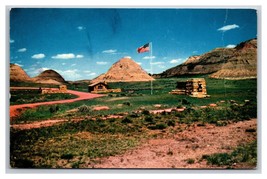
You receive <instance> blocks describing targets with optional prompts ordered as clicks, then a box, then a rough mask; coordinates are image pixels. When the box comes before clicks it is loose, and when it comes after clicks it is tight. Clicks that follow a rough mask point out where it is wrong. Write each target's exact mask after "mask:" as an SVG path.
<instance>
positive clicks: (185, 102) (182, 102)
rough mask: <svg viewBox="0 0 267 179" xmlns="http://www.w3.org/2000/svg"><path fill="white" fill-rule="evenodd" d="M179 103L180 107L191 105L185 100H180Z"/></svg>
mask: <svg viewBox="0 0 267 179" xmlns="http://www.w3.org/2000/svg"><path fill="white" fill-rule="evenodd" d="M180 103H181V104H182V105H190V104H191V103H190V102H189V101H188V100H187V99H185V98H184V99H181V101H180Z"/></svg>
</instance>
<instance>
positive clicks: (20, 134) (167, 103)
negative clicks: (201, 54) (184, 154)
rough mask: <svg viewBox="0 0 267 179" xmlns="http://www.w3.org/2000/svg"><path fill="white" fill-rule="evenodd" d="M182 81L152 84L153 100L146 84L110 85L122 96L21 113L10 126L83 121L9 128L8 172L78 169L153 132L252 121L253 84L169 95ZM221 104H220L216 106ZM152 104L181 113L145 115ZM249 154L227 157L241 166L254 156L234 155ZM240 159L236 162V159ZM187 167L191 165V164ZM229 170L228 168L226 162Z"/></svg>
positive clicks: (211, 85)
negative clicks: (204, 95) (205, 92)
mask: <svg viewBox="0 0 267 179" xmlns="http://www.w3.org/2000/svg"><path fill="white" fill-rule="evenodd" d="M185 79H186V78H183V79H182V78H179V79H177V78H171V79H159V80H156V81H154V82H153V83H154V89H155V90H154V94H153V95H150V83H149V82H148V83H141V82H140V83H137V82H136V83H110V84H109V85H110V87H112V88H122V89H123V92H122V93H114V94H109V95H108V96H105V97H101V98H96V99H92V100H85V101H78V102H74V103H69V104H58V105H49V106H40V107H37V108H34V109H28V110H26V111H25V112H24V113H23V114H22V115H21V116H19V117H18V118H17V119H16V120H14V121H12V123H23V122H30V121H36V120H46V119H48V118H60V119H69V120H71V119H73V118H79V119H85V120H83V121H79V122H71V121H69V122H66V123H63V124H60V125H55V126H51V127H46V128H39V129H31V130H23V131H19V130H14V129H11V131H10V142H11V143H10V155H11V156H10V161H11V167H18V168H27V167H30V168H32V167H33V168H34V167H37V168H51V167H54V168H62V167H73V168H80V167H84V166H87V163H86V162H88V161H91V162H93V161H94V160H96V159H97V158H101V157H104V156H112V155H117V154H122V153H124V152H125V151H126V150H129V149H131V148H134V147H135V146H137V145H139V144H140V143H143V141H144V140H147V139H149V138H152V137H155V136H154V135H152V134H153V132H155V130H156V131H161V132H168V131H173V132H179V131H182V130H185V129H183V128H182V127H181V126H182V124H188V125H190V124H191V123H194V122H198V123H200V125H201V124H203V125H205V124H206V123H212V124H215V125H217V126H224V125H227V124H228V123H230V122H236V121H241V120H247V119H250V118H255V117H257V99H256V96H257V80H233V81H230V80H225V81H224V80H217V79H206V81H207V86H208V89H207V90H208V94H209V95H211V97H210V98H205V99H197V98H192V97H189V96H184V95H172V94H168V92H170V91H171V90H172V89H175V86H176V82H177V81H178V80H185ZM76 87H77V86H76ZM77 88H78V87H77ZM79 90H81V91H86V90H87V85H84V86H82V85H81V86H79ZM221 100H224V101H225V102H220V101H221ZM230 100H234V101H230ZM244 100H249V102H244ZM210 103H216V104H217V105H218V107H216V108H211V107H208V108H205V109H200V108H199V107H200V106H203V105H208V104H210ZM155 104H161V106H162V107H161V108H170V107H182V106H185V107H186V110H185V111H184V112H176V111H173V112H171V113H162V114H155V115H152V114H149V112H148V110H151V109H157V108H156V107H154V105H155ZM98 105H100V106H102V105H105V106H108V107H109V108H110V110H105V111H93V110H92V109H93V107H94V106H98ZM73 109H77V112H73V113H66V111H68V110H73ZM137 110H141V112H140V113H137V112H136V111H137ZM122 113H128V115H126V114H123V115H122V116H123V118H122V119H109V120H101V119H102V118H103V117H106V116H107V115H110V114H122ZM152 131H153V132H152ZM150 132H151V133H152V134H151V135H150ZM81 133H82V134H83V135H81ZM85 134H88V135H85ZM255 145H256V144H255ZM243 149H244V150H243ZM252 149H253V147H250V148H249V147H248V148H247V147H244V146H243V148H242V147H241V148H240V149H238V150H237V151H239V152H237V154H227V155H230V157H231V158H230V159H231V161H232V157H234V158H235V160H233V161H238V162H239V161H241V162H242V161H245V159H246V158H248V161H253V160H256V159H255V155H254V154H253V155H252V154H250V153H248V154H247V155H244V156H243V157H240V154H239V153H245V152H244V151H247V150H249V151H252ZM168 155H171V152H169V153H168ZM224 155H226V154H223V155H222V156H220V155H219V158H220V157H221V158H226V160H228V159H229V156H227V155H226V156H224ZM251 156H254V158H253V157H251ZM214 158H218V157H217V156H216V157H214ZM237 158H238V160H237ZM239 158H241V159H240V160H239ZM219 160H221V159H219ZM222 160H224V159H222ZM214 161H216V159H214ZM61 162H62V163H61ZM187 162H188V163H193V161H191V160H188V161H187ZM217 163H220V162H217ZM214 165H216V162H215V163H214ZM228 166H231V163H230V164H228Z"/></svg>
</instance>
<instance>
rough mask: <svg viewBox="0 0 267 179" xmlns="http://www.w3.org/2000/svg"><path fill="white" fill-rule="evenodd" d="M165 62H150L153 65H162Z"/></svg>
mask: <svg viewBox="0 0 267 179" xmlns="http://www.w3.org/2000/svg"><path fill="white" fill-rule="evenodd" d="M164 63H165V62H151V63H150V64H151V65H162V64H164Z"/></svg>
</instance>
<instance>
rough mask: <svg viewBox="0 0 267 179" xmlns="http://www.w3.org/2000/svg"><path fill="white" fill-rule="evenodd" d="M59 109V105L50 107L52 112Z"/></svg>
mask: <svg viewBox="0 0 267 179" xmlns="http://www.w3.org/2000/svg"><path fill="white" fill-rule="evenodd" d="M58 110H59V107H58V106H51V107H50V108H49V111H50V113H55V112H57V111H58Z"/></svg>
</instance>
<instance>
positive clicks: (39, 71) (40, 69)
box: [36, 67, 49, 73]
mask: <svg viewBox="0 0 267 179" xmlns="http://www.w3.org/2000/svg"><path fill="white" fill-rule="evenodd" d="M45 70H49V68H46V67H43V68H38V69H37V70H36V71H37V72H38V73H42V72H43V71H45Z"/></svg>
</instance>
